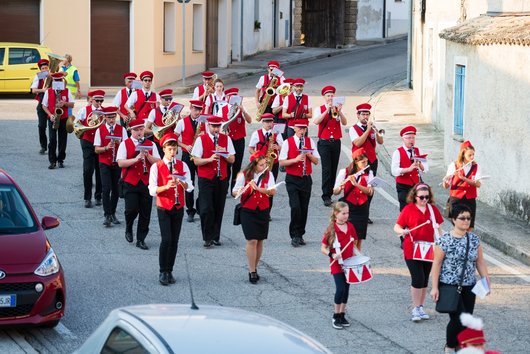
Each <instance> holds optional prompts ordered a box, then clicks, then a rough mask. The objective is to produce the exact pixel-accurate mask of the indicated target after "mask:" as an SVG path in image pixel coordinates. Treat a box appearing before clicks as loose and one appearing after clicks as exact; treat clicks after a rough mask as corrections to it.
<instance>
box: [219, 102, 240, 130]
mask: <svg viewBox="0 0 530 354" xmlns="http://www.w3.org/2000/svg"><path fill="white" fill-rule="evenodd" d="M239 113H241V108H239V106H238V105H235V104H233V105H232V106H231V107H230V110H229V111H228V121H226V122H224V123H223V124H222V125H221V131H222V132H223V133H225V134H227V133H228V131H229V129H230V128H229V126H230V124H232V122H233V121H235V120H236V119H237V116H238V115H239Z"/></svg>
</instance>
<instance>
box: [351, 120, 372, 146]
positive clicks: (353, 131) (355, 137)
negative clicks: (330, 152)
mask: <svg viewBox="0 0 530 354" xmlns="http://www.w3.org/2000/svg"><path fill="white" fill-rule="evenodd" d="M355 125H356V126H358V127H359V128H361V129H363V125H362V124H361V122H357V124H355ZM366 129H368V126H367V128H366ZM348 133H349V135H350V140H351V143H352V144H353V141H354V140H355V139H358V138H360V137H361V136H360V135H359V134H357V130H355V128H354V126H353V125H352V127H351V128H350V129H349V132H348Z"/></svg>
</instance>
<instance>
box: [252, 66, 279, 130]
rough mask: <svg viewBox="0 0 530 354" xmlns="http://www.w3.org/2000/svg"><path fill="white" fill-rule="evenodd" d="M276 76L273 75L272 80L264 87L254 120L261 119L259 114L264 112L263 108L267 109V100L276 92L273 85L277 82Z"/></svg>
mask: <svg viewBox="0 0 530 354" xmlns="http://www.w3.org/2000/svg"><path fill="white" fill-rule="evenodd" d="M278 80H279V79H278V77H277V76H274V77H273V78H272V80H271V81H270V82H269V85H268V86H267V88H266V89H265V95H264V96H263V99H262V100H261V104H260V106H259V109H258V113H256V120H257V121H258V122H260V121H261V116H262V115H263V113H265V110H266V109H267V106H268V105H269V102H270V100H271V98H272V96H273V95H274V94H275V93H276V89H275V86H276V85H277V84H278Z"/></svg>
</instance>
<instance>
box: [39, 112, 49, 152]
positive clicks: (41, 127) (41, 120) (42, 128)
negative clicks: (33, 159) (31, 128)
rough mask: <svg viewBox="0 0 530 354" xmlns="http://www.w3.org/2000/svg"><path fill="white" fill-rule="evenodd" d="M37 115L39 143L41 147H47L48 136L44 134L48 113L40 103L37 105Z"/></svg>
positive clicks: (45, 148)
mask: <svg viewBox="0 0 530 354" xmlns="http://www.w3.org/2000/svg"><path fill="white" fill-rule="evenodd" d="M37 117H38V119H39V125H38V127H39V143H40V147H41V149H44V150H47V149H48V137H47V136H46V123H48V115H47V114H46V112H44V109H42V104H40V103H39V104H38V105H37Z"/></svg>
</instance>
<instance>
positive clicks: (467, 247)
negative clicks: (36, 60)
mask: <svg viewBox="0 0 530 354" xmlns="http://www.w3.org/2000/svg"><path fill="white" fill-rule="evenodd" d="M468 256H469V235H468V233H467V232H466V256H465V257H464V264H463V265H462V273H460V281H459V282H458V289H457V290H458V293H461V292H462V283H463V282H464V273H465V271H466V266H467V259H468Z"/></svg>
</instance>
